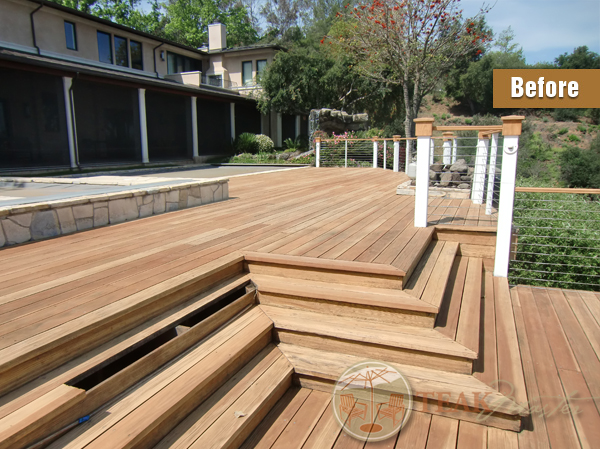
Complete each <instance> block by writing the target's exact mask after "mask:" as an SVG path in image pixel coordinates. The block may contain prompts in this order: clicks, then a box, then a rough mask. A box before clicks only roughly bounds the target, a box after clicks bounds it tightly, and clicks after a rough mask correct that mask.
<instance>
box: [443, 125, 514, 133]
mask: <svg viewBox="0 0 600 449" xmlns="http://www.w3.org/2000/svg"><path fill="white" fill-rule="evenodd" d="M433 129H434V130H435V131H488V132H492V133H495V132H498V133H499V132H502V125H481V126H471V125H456V126H453V125H445V126H434V127H433Z"/></svg>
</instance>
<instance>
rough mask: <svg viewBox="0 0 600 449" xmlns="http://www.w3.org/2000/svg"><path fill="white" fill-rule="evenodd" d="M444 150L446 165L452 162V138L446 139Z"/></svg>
mask: <svg viewBox="0 0 600 449" xmlns="http://www.w3.org/2000/svg"><path fill="white" fill-rule="evenodd" d="M443 152H444V156H443V162H444V165H450V164H451V163H452V162H451V161H452V156H451V153H452V142H450V140H446V139H444V146H443Z"/></svg>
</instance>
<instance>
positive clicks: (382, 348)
mask: <svg viewBox="0 0 600 449" xmlns="http://www.w3.org/2000/svg"><path fill="white" fill-rule="evenodd" d="M259 307H260V308H261V310H263V311H264V312H265V313H266V314H267V316H268V317H269V318H271V319H272V320H273V322H274V324H275V333H276V336H277V338H278V340H279V341H281V342H282V343H290V344H297V345H300V346H306V347H311V348H321V349H329V350H332V351H336V352H343V353H347V354H352V355H356V356H362V357H369V358H376V359H381V360H390V361H393V362H397V363H402V364H410V365H416V366H427V367H429V368H437V369H444V370H446V371H452V372H457V373H468V374H470V373H471V372H472V369H473V368H472V365H473V360H474V359H476V358H477V354H476V353H475V352H473V351H471V350H469V349H467V348H465V347H463V346H462V345H460V344H458V343H457V342H455V341H453V340H451V339H449V338H447V337H445V336H443V335H441V334H440V333H439V332H437V331H436V330H434V329H427V328H423V327H417V326H404V325H398V324H387V323H378V322H375V321H365V320H355V319H352V318H346V317H338V316H332V315H326V314H322V313H315V312H306V311H302V310H294V309H288V308H283V307H276V306H267V305H260V306H259Z"/></svg>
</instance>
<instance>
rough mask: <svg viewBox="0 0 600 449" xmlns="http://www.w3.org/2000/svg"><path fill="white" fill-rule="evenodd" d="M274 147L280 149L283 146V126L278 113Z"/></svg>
mask: <svg viewBox="0 0 600 449" xmlns="http://www.w3.org/2000/svg"><path fill="white" fill-rule="evenodd" d="M275 146H277V147H280V148H281V147H282V146H283V126H282V121H281V113H280V112H278V113H277V141H276V142H275Z"/></svg>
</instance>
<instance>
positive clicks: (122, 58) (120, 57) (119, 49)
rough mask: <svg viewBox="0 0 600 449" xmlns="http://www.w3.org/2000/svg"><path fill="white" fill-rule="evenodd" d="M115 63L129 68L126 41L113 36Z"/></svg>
mask: <svg viewBox="0 0 600 449" xmlns="http://www.w3.org/2000/svg"><path fill="white" fill-rule="evenodd" d="M115 62H116V63H117V65H120V66H121V67H129V53H128V50H127V39H126V38H124V37H120V36H115Z"/></svg>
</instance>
